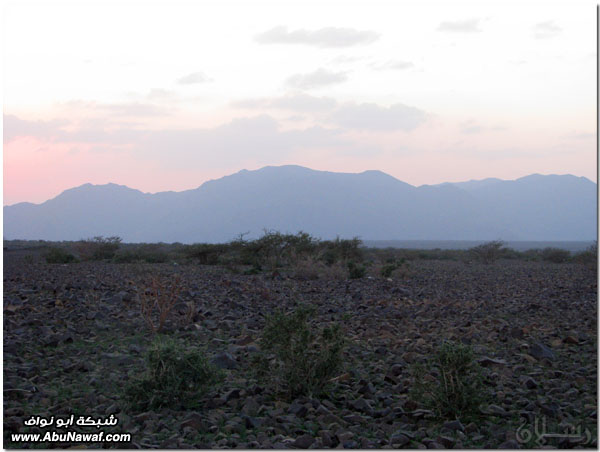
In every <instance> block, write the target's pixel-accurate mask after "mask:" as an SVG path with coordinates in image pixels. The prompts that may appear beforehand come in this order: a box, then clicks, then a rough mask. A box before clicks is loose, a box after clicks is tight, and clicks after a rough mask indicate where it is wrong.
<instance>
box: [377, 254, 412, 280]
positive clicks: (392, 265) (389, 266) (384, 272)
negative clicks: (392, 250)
mask: <svg viewBox="0 0 600 452" xmlns="http://www.w3.org/2000/svg"><path fill="white" fill-rule="evenodd" d="M399 268H405V269H406V268H408V263H407V262H406V260H405V259H404V258H403V257H401V258H400V259H397V260H396V259H388V260H387V263H386V264H385V265H384V266H383V267H381V270H380V273H381V276H383V277H384V278H389V277H390V276H392V273H394V271H396V270H398V269H399Z"/></svg>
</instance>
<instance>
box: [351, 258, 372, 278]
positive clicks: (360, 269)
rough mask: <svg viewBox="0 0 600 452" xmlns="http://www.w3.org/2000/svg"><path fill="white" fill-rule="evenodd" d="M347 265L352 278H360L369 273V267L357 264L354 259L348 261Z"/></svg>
mask: <svg viewBox="0 0 600 452" xmlns="http://www.w3.org/2000/svg"><path fill="white" fill-rule="evenodd" d="M347 265H348V276H349V277H350V279H359V278H362V277H363V276H365V275H366V274H367V268H366V267H365V266H364V265H357V264H355V263H354V261H350V262H348V264H347Z"/></svg>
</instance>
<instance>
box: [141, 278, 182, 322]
mask: <svg viewBox="0 0 600 452" xmlns="http://www.w3.org/2000/svg"><path fill="white" fill-rule="evenodd" d="M179 292H181V278H180V277H179V276H176V277H175V278H174V279H173V280H172V282H171V283H170V284H169V281H168V280H165V279H162V278H160V277H158V276H152V277H151V278H150V281H149V283H147V284H143V285H142V289H141V290H140V291H139V292H138V296H139V299H140V308H141V313H142V317H143V318H144V321H145V322H146V324H147V325H148V327H149V328H150V329H151V330H152V331H153V332H155V333H156V332H160V331H162V329H163V327H164V325H165V322H166V320H167V318H168V317H169V314H170V312H171V311H172V310H173V307H174V306H175V304H176V303H177V298H178V296H179ZM191 310H192V308H190V312H191ZM155 319H156V320H155Z"/></svg>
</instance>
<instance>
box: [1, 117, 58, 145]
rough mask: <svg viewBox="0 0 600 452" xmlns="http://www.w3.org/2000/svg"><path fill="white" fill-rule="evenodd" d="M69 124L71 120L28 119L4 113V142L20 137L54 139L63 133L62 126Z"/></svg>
mask: <svg viewBox="0 0 600 452" xmlns="http://www.w3.org/2000/svg"><path fill="white" fill-rule="evenodd" d="M67 125H69V121H66V120H63V119H53V120H50V121H28V120H24V119H20V118H18V117H16V116H15V115H3V127H4V135H3V141H4V143H9V142H10V141H12V140H14V139H15V138H18V137H27V136H29V137H35V138H40V139H52V138H53V137H56V136H59V135H61V134H62V133H63V132H62V130H61V128H62V127H64V126H67Z"/></svg>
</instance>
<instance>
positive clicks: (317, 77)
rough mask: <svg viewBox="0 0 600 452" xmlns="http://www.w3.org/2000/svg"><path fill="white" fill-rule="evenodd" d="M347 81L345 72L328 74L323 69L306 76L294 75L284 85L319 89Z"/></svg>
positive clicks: (328, 72)
mask: <svg viewBox="0 0 600 452" xmlns="http://www.w3.org/2000/svg"><path fill="white" fill-rule="evenodd" d="M347 79H348V76H347V75H346V73H345V72H330V71H327V70H325V69H323V68H319V69H317V70H316V71H315V72H311V73H308V74H296V75H292V76H291V77H290V78H288V79H287V81H286V84H287V85H288V86H291V87H293V88H298V89H311V88H319V87H322V86H328V85H335V84H338V83H343V82H345V81H346V80H347Z"/></svg>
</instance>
